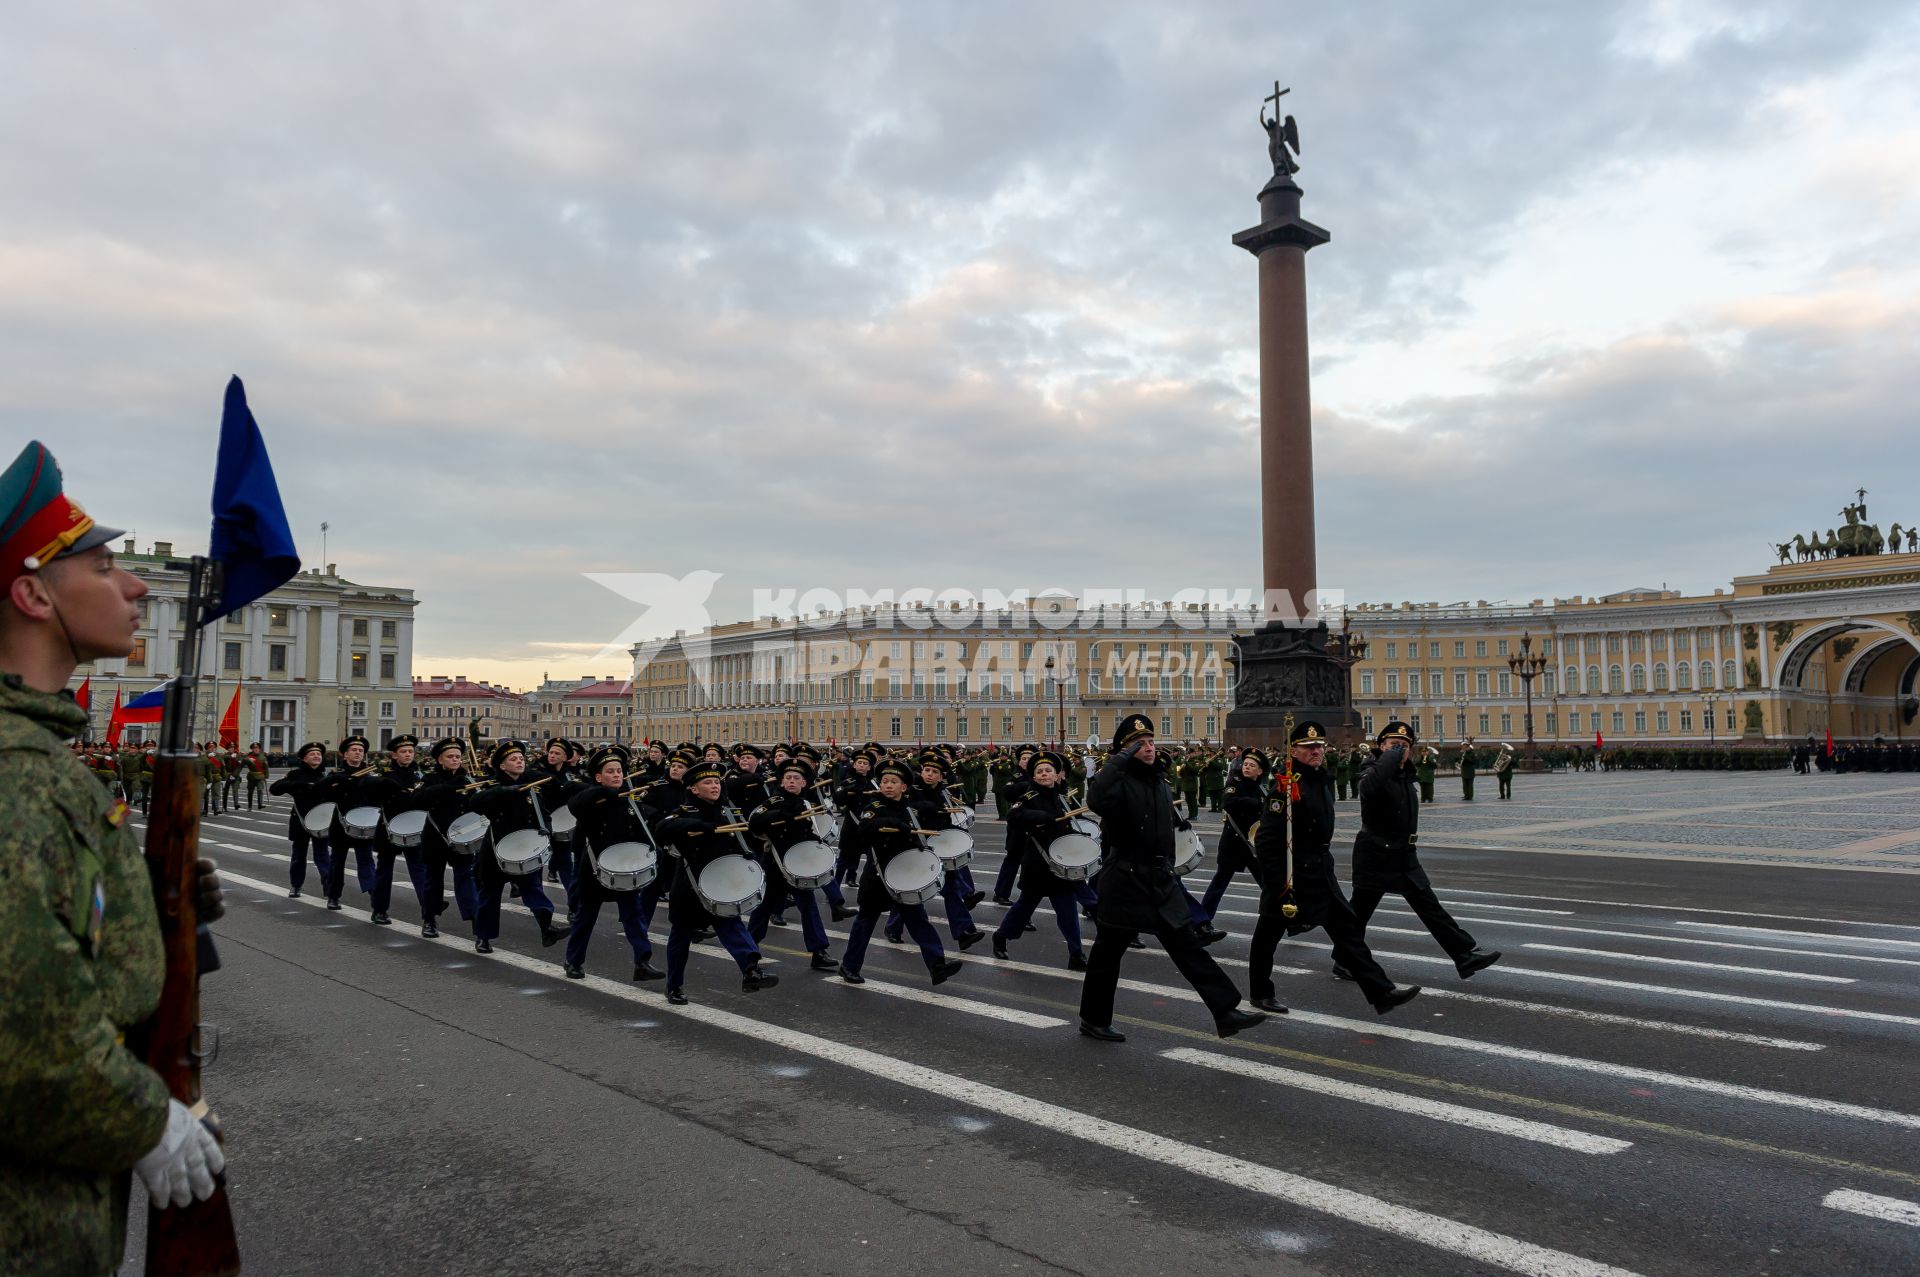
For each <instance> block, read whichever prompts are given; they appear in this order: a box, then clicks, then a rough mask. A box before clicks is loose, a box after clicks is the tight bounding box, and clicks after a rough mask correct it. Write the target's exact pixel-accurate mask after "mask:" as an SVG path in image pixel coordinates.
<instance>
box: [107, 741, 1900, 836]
mask: <svg viewBox="0 0 1920 1277" xmlns="http://www.w3.org/2000/svg"><path fill="white" fill-rule="evenodd" d="M74 749H75V750H76V751H77V752H78V753H79V754H80V755H81V757H82V759H83V760H84V761H85V762H86V764H87V766H88V768H89V769H90V770H92V771H93V772H94V774H95V775H97V776H99V777H100V780H101V783H102V784H104V785H105V786H106V787H107V789H108V790H109V791H110V792H112V793H115V794H117V795H120V796H121V797H124V798H125V799H126V800H127V802H128V803H130V804H132V805H134V806H136V807H138V808H139V809H140V810H141V811H142V812H144V811H146V810H147V801H148V796H149V794H150V793H151V791H152V786H153V753H154V747H153V746H152V745H135V746H127V747H123V748H121V749H117V750H114V749H108V748H107V747H106V746H104V745H98V744H91V745H89V744H81V743H76V744H75V745H74ZM840 752H841V753H843V754H844V753H849V752H851V751H849V750H842V751H840ZM1167 752H1168V753H1169V754H1171V755H1172V757H1173V761H1172V763H1171V765H1170V766H1169V768H1168V772H1167V778H1168V781H1169V783H1171V785H1172V786H1173V791H1174V793H1175V794H1176V795H1177V796H1178V797H1179V798H1180V799H1181V801H1183V802H1184V803H1185V804H1186V809H1187V817H1188V818H1189V819H1192V818H1193V817H1195V816H1197V815H1199V814H1200V812H1201V811H1203V810H1204V811H1209V812H1218V811H1220V802H1221V798H1222V797H1223V796H1224V795H1225V793H1226V788H1227V778H1228V777H1229V776H1230V775H1232V772H1233V768H1234V767H1235V766H1236V765H1237V764H1238V762H1239V759H1240V749H1239V747H1238V746H1232V747H1213V746H1187V747H1184V748H1183V747H1178V746H1175V747H1172V748H1170V749H1168V751H1167ZM200 754H201V782H202V802H201V810H202V811H203V812H204V813H206V814H208V815H217V814H219V813H221V812H225V811H228V810H236V809H239V808H241V807H242V805H243V804H244V806H245V809H246V810H249V811H252V810H255V809H257V808H264V807H265V806H266V784H267V780H268V778H269V775H270V773H271V772H274V771H278V770H280V769H281V768H282V767H284V766H285V765H286V764H287V762H288V761H289V760H287V759H285V758H283V757H282V756H280V755H277V754H268V753H266V752H265V751H264V750H263V749H262V748H261V746H260V744H259V743H258V742H255V743H254V744H252V745H251V746H249V747H248V748H247V749H246V750H245V751H241V750H239V749H236V748H233V747H230V746H221V745H217V744H214V743H212V742H207V743H205V744H203V745H202V746H201V747H200ZM1066 756H1067V759H1068V763H1069V767H1070V775H1069V776H1068V781H1067V783H1068V784H1069V786H1071V787H1072V788H1075V789H1084V787H1085V785H1086V778H1087V776H1088V775H1089V774H1090V772H1091V771H1092V770H1096V769H1098V767H1099V766H1100V763H1101V762H1102V761H1103V760H1104V758H1105V751H1104V750H1101V751H1096V752H1094V753H1086V752H1079V751H1072V750H1069V751H1067V754H1066ZM1368 756H1369V750H1368V748H1367V746H1366V745H1364V744H1359V745H1354V746H1352V747H1351V748H1348V749H1334V750H1329V751H1328V757H1327V767H1328V769H1329V770H1330V771H1331V772H1332V773H1333V779H1334V787H1335V796H1336V797H1338V798H1340V799H1343V800H1344V799H1346V798H1347V797H1349V796H1350V795H1351V796H1354V797H1357V796H1358V789H1357V785H1358V783H1359V777H1360V768H1361V767H1362V766H1363V765H1364V764H1365V763H1366V760H1367V758H1368ZM955 757H956V771H955V783H956V786H957V787H958V788H960V789H961V791H962V792H963V793H964V794H965V795H966V797H967V800H968V801H969V802H972V803H979V802H982V801H984V800H986V799H988V798H994V797H996V796H997V795H998V794H999V792H1000V790H1001V789H1002V788H1003V787H1004V785H1005V782H1006V781H1007V780H1008V779H1009V778H1010V777H1011V776H1012V775H1013V772H1014V768H1015V764H1014V750H1013V749H1011V748H1008V747H1006V746H979V745H976V746H970V747H966V746H963V747H961V748H960V749H958V750H957V751H956V754H955ZM1516 758H1517V755H1516V753H1515V751H1514V749H1513V747H1512V746H1511V745H1508V744H1505V743H1500V744H1496V745H1493V746H1481V745H1475V744H1468V745H1439V746H1435V745H1423V746H1421V747H1420V754H1419V756H1418V757H1417V758H1416V759H1415V772H1416V775H1417V776H1418V779H1419V783H1420V796H1421V799H1422V801H1424V802H1432V801H1433V787H1434V782H1435V780H1436V779H1437V778H1438V777H1442V776H1445V777H1458V778H1459V780H1460V782H1461V786H1462V790H1463V797H1465V798H1466V799H1468V800H1469V801H1471V799H1472V797H1473V779H1474V775H1475V773H1476V772H1482V771H1485V772H1491V773H1492V774H1493V776H1494V777H1495V779H1496V781H1497V782H1498V783H1499V791H1500V797H1502V798H1505V797H1510V796H1511V792H1512V777H1513V771H1514V769H1515V765H1516ZM1539 758H1540V761H1541V762H1542V763H1544V764H1545V765H1546V767H1547V769H1548V770H1549V771H1587V772H1591V771H1768V770H1774V769H1782V770H1784V769H1786V768H1788V767H1791V768H1792V769H1793V771H1794V772H1795V773H1798V774H1801V775H1811V774H1813V773H1814V772H1910V771H1920V746H1917V745H1914V744H1912V743H1908V742H1904V741H1901V742H1888V741H1884V740H1879V739H1876V740H1874V741H1873V742H1872V743H1860V744H1851V743H1849V744H1836V745H1835V746H1834V747H1833V749H1832V752H1831V753H1829V752H1828V749H1827V746H1826V744H1825V743H1824V742H1822V741H1819V740H1816V739H1814V738H1812V737H1808V738H1807V740H1806V742H1805V743H1804V744H1799V745H1794V746H1792V747H1790V748H1789V747H1786V746H1775V745H1767V746H1751V745H1739V746H1724V747H1721V748H1718V749H1711V748H1709V749H1667V748H1658V747H1649V746H1642V745H1617V746H1607V747H1605V748H1595V747H1593V746H1591V745H1543V746H1541V747H1540V748H1539ZM336 761H337V760H336V759H335V758H334V757H332V756H331V755H330V756H329V757H328V759H327V765H328V766H330V767H331V766H333V765H334V764H335V762H336ZM999 802H1000V806H1001V807H1002V808H1003V810H1001V811H1000V813H999V814H1000V816H1001V818H1002V819H1005V817H1006V814H1007V813H1006V811H1005V810H1004V806H1005V803H1004V800H999Z"/></svg>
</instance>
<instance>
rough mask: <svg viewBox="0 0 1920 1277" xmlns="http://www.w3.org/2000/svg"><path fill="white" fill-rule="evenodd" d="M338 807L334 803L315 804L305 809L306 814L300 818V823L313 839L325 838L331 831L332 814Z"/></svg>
mask: <svg viewBox="0 0 1920 1277" xmlns="http://www.w3.org/2000/svg"><path fill="white" fill-rule="evenodd" d="M338 810H339V807H338V806H337V805H336V804H334V803H315V804H314V805H313V806H311V807H309V808H307V814H306V815H304V816H302V817H300V823H301V824H303V825H305V826H306V827H307V833H308V834H309V835H310V836H311V837H314V838H325V837H326V836H327V834H328V833H330V832H331V831H332V829H333V813H334V812H336V811H338Z"/></svg>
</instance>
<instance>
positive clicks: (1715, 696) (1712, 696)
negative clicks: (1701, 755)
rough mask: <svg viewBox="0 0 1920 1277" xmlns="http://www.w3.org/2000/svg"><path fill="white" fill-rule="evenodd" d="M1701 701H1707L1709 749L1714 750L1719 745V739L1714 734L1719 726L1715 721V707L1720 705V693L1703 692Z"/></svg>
mask: <svg viewBox="0 0 1920 1277" xmlns="http://www.w3.org/2000/svg"><path fill="white" fill-rule="evenodd" d="M1700 699H1701V700H1703V701H1705V702H1706V705H1707V748H1709V749H1712V748H1714V747H1715V746H1716V745H1717V744H1718V743H1719V738H1718V737H1717V736H1716V735H1715V733H1714V728H1715V727H1716V726H1717V724H1716V723H1715V722H1714V721H1713V714H1714V710H1713V707H1714V706H1715V705H1718V704H1719V703H1720V693H1718V692H1703V693H1701V695H1700Z"/></svg>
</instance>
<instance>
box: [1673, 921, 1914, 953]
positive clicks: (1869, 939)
mask: <svg viewBox="0 0 1920 1277" xmlns="http://www.w3.org/2000/svg"><path fill="white" fill-rule="evenodd" d="M1674 925H1675V926H1677V927H1704V928H1706V929H1707V930H1709V931H1757V932H1759V933H1760V934H1761V935H1763V936H1795V937H1800V938H1804V939H1808V940H1833V941H1838V942H1840V943H1842V944H1879V945H1892V946H1896V947H1898V948H1902V949H1920V940H1890V939H1888V938H1886V937H1884V936H1837V935H1835V934H1833V933H1832V932H1831V931H1781V930H1779V929H1777V928H1774V927H1738V926H1735V925H1734V924H1732V923H1730V922H1691V921H1684V920H1683V921H1680V922H1677V923H1675V924H1674Z"/></svg>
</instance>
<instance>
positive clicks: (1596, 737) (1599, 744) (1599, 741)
mask: <svg viewBox="0 0 1920 1277" xmlns="http://www.w3.org/2000/svg"><path fill="white" fill-rule="evenodd" d="M1593 747H1594V748H1595V749H1605V748H1606V747H1607V742H1606V741H1605V740H1604V739H1603V738H1602V737H1601V735H1600V729H1599V728H1598V727H1596V728H1594V729H1593Z"/></svg>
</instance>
